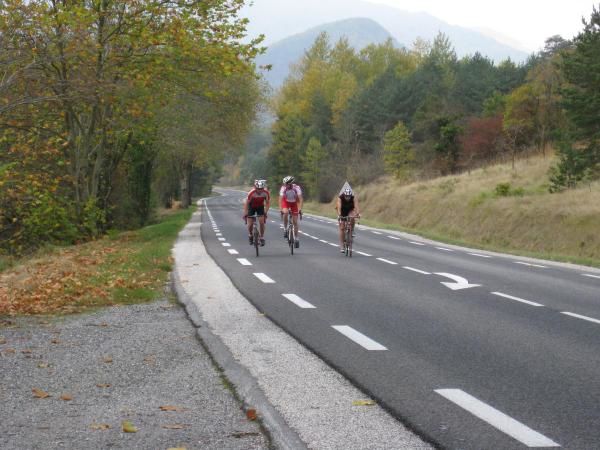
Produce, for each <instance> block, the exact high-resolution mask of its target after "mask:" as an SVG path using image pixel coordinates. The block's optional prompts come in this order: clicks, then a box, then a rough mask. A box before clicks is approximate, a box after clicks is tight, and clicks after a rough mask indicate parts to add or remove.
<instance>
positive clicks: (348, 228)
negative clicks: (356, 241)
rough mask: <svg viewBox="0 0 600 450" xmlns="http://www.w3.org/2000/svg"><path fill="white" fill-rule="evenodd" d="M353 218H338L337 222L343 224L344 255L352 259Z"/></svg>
mask: <svg viewBox="0 0 600 450" xmlns="http://www.w3.org/2000/svg"><path fill="white" fill-rule="evenodd" d="M355 219H356V218H355V217H351V216H339V217H338V220H339V221H340V222H344V254H345V255H346V256H349V257H352V228H353V226H352V225H353V222H354V221H355Z"/></svg>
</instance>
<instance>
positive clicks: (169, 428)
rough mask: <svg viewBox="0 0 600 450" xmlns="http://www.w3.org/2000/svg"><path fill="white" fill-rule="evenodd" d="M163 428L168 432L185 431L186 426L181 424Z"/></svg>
mask: <svg viewBox="0 0 600 450" xmlns="http://www.w3.org/2000/svg"><path fill="white" fill-rule="evenodd" d="M162 427H163V428H166V429H167V430H183V429H184V428H185V427H186V426H185V425H181V424H179V423H174V424H173V425H163V426H162Z"/></svg>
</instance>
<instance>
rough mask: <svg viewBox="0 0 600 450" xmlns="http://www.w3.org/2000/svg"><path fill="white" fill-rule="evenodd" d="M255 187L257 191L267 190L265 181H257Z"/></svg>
mask: <svg viewBox="0 0 600 450" xmlns="http://www.w3.org/2000/svg"><path fill="white" fill-rule="evenodd" d="M254 187H255V188H256V189H264V188H265V180H255V181H254Z"/></svg>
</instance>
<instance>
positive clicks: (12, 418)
mask: <svg viewBox="0 0 600 450" xmlns="http://www.w3.org/2000/svg"><path fill="white" fill-rule="evenodd" d="M0 375H1V376H0V417H2V420H1V421H0V448H2V449H24V448H27V449H42V448H43V449H55V448H86V449H87V448H117V449H120V448H123V449H126V448H127V449H131V448H154V449H160V448H164V449H167V448H172V447H183V448H187V449H225V448H227V449H267V448H271V443H270V440H269V437H268V436H267V435H266V434H265V433H264V432H263V429H262V427H261V425H260V423H259V422H257V421H250V420H248V419H247V418H246V413H245V412H244V410H243V409H242V405H241V402H240V401H239V400H238V398H237V396H236V395H235V393H234V392H233V391H232V390H231V388H230V387H229V384H228V383H227V382H226V381H225V379H224V377H223V376H222V372H221V371H220V369H218V368H217V367H216V366H215V365H214V363H213V361H212V360H211V358H210V356H209V355H208V354H207V352H206V351H205V350H204V348H203V346H202V345H201V342H200V341H199V339H198V337H197V330H196V328H195V327H194V325H193V324H192V323H191V322H190V320H189V319H188V317H187V316H186V313H185V311H184V310H183V309H182V308H181V307H180V306H179V305H176V304H173V303H170V302H168V301H166V300H161V301H157V302H153V303H150V304H144V305H135V306H126V307H114V308H108V309H104V310H101V311H98V312H96V313H93V314H85V315H77V316H69V317H63V318H39V317H37V318H33V317H21V318H17V319H10V320H4V321H0ZM34 390H39V391H36V392H34ZM45 394H48V397H46V398H39V397H43V396H44V395H45ZM36 395H37V396H36ZM161 407H163V408H162V409H161ZM164 407H167V408H164ZM164 409H166V410H164ZM123 421H129V422H130V423H131V424H132V425H133V426H134V427H135V428H136V429H137V431H136V432H129V433H126V432H124V431H123Z"/></svg>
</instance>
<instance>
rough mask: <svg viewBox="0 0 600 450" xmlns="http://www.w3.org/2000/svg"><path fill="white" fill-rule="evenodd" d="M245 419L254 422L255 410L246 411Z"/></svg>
mask: <svg viewBox="0 0 600 450" xmlns="http://www.w3.org/2000/svg"><path fill="white" fill-rule="evenodd" d="M246 418H247V419H248V420H256V410H255V409H249V410H247V411H246Z"/></svg>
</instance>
